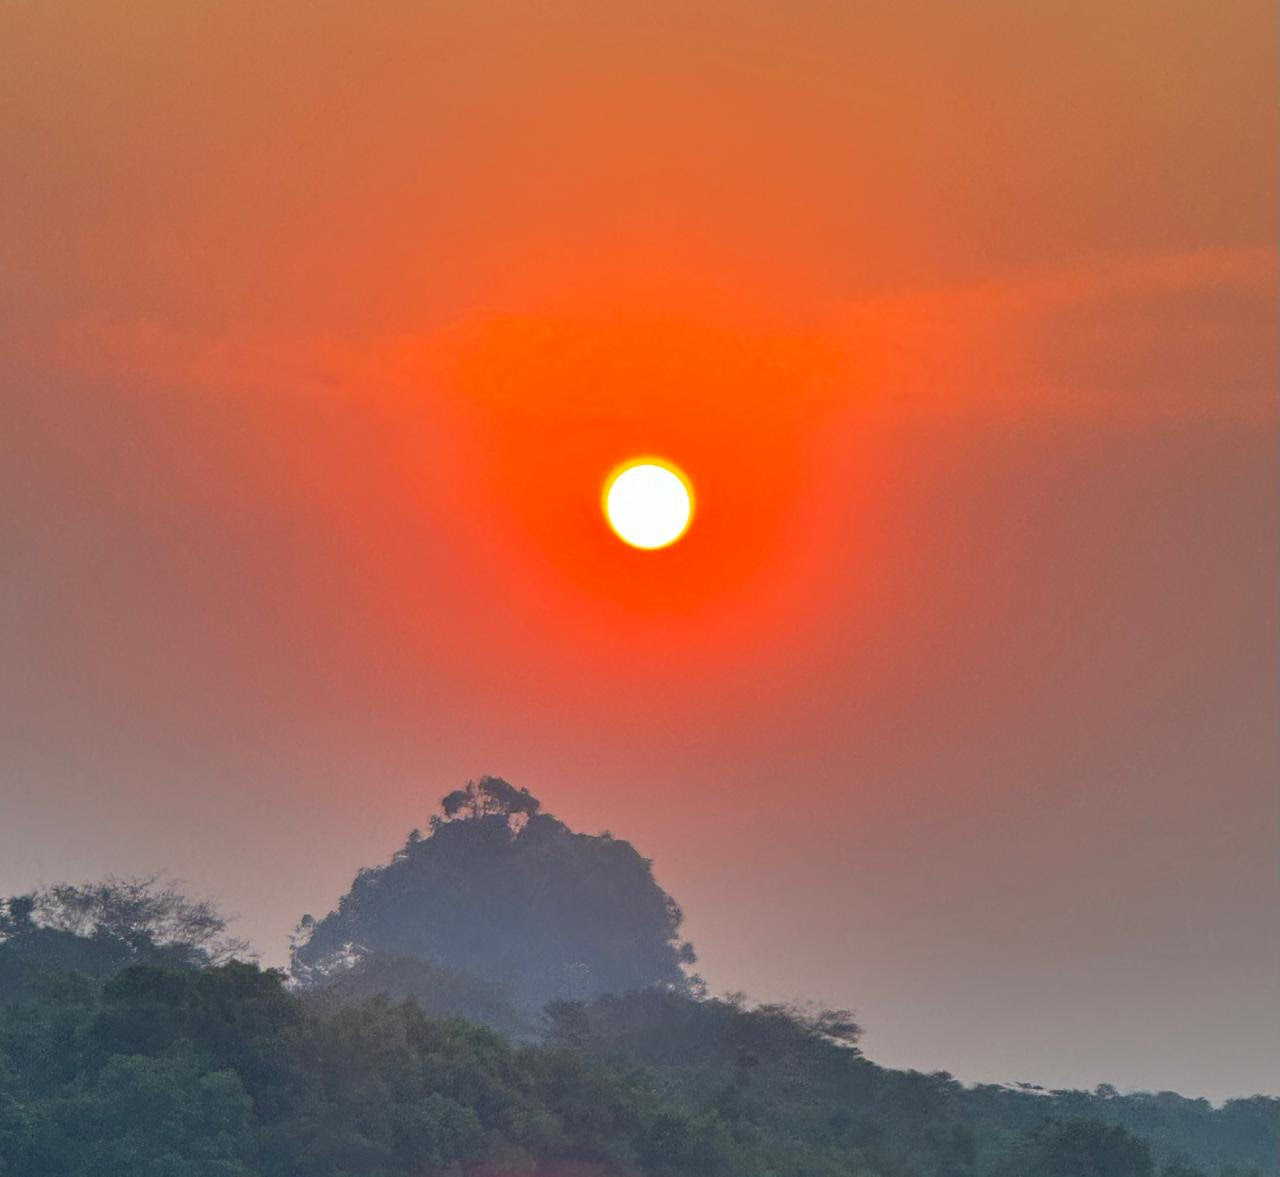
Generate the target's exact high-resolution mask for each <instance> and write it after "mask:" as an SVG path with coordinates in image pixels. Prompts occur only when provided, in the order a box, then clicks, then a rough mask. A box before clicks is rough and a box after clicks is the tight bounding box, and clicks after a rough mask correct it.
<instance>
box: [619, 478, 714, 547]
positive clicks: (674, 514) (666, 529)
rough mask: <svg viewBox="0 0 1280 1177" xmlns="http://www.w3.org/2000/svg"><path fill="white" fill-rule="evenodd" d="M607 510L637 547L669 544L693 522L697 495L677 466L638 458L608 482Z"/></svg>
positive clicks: (620, 533) (631, 542)
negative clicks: (694, 503) (694, 495)
mask: <svg viewBox="0 0 1280 1177" xmlns="http://www.w3.org/2000/svg"><path fill="white" fill-rule="evenodd" d="M604 511H605V516H606V517H607V518H608V520H609V525H610V526H611V527H612V528H613V530H614V531H615V532H617V534H618V537H619V538H620V539H622V540H624V541H625V542H626V543H629V544H630V545H631V546H632V547H633V548H645V549H649V550H652V549H654V548H665V547H666V546H667V545H668V544H673V543H675V541H676V540H678V539H679V538H680V537H681V536H682V535H683V534H684V533H685V529H686V528H687V527H688V526H689V520H690V519H691V518H692V516H693V495H692V493H691V491H690V488H689V484H688V482H687V481H686V480H685V479H684V477H683V476H682V475H681V474H680V473H679V472H678V471H677V470H675V469H674V468H673V467H671V466H667V465H660V464H659V463H657V462H652V461H649V462H646V461H640V462H634V463H632V464H630V465H627V466H624V467H623V468H622V469H621V470H619V471H618V472H617V473H615V474H614V475H613V477H612V479H611V480H610V481H609V482H608V483H607V484H606V489H605V499H604Z"/></svg>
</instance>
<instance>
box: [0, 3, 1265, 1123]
mask: <svg viewBox="0 0 1280 1177" xmlns="http://www.w3.org/2000/svg"><path fill="white" fill-rule="evenodd" d="M1276 33H1277V28H1276V18H1275V14H1274V12H1273V5H1272V4H1270V3H1269V2H1268V3H1264V2H1262V0H1259V2H1258V3H1253V2H1252V0H1228V2H1226V3H1223V4H1216V5H1210V4H1205V3H1203V2H1201V0H1195V2H1192V0H1159V2H1155V0H1153V2H1150V3H1139V2H1135V3H1122V4H1117V3H1115V2H1114V0H1107V2H1106V3H1103V2H1101V0H1086V2H1083V3H1081V2H1080V0H1075V2H1073V3H1070V4H1068V3H1056V2H1042V3H1035V4H1027V3H1025V0H1017V2H1015V0H1008V2H1004V0H979V2H976V3H973V4H965V5H959V4H953V3H950V2H937V3H909V2H908V3H902V2H895V3H888V2H884V3H879V2H874V3H857V2H853V0H839V2H832V3H816V2H812V0H810V2H796V3H791V4H787V5H770V6H766V5H762V4H755V3H739V4H729V3H725V2H722V3H706V2H698V0H694V2H692V3H690V2H689V0H682V2H680V3H670V4H667V3H653V4H644V5H639V4H634V5H626V4H604V5H602V4H599V3H586V2H583V3H577V4H574V3H538V4H533V3H528V4H524V3H514V2H506V3H484V2H475V0H472V2H468V3H442V4H431V5H427V4H420V3H408V2H404V3H390V2H388V3H377V4H371V5H358V6H352V5H347V4H328V3H320V4H317V3H310V2H309V3H301V2H298V3H292V4H290V3H282V4H274V5H270V6H261V5H256V4H247V3H246V4H204V5H194V4H191V5H184V4H173V3H171V2H170V0H128V2H125V0H117V2H114V3H96V2H93V0H77V2H75V3H59V2H55V0H38V2H37V0H7V2H5V3H0V378H2V383H0V560H2V563H0V806H2V808H0V893H13V892H15V891H20V890H22V889H25V888H28V887H31V886H33V885H35V884H37V883H40V882H52V881H54V880H57V879H63V878H67V879H75V880H79V879H87V878H93V877H97V876H99V875H101V874H103V873H106V872H115V873H119V874H133V873H142V872H150V871H153V870H168V871H171V872H173V873H174V874H176V875H178V876H179V877H181V878H184V879H185V880H187V882H188V883H189V885H190V887H191V888H192V889H193V890H194V891H196V892H199V893H211V894H214V895H216V896H218V897H220V898H221V899H222V901H223V902H224V904H225V906H226V907H227V908H228V909H230V910H232V911H236V912H239V913H241V915H242V919H241V920H240V922H239V925H238V927H239V930H240V931H241V932H243V933H244V934H247V935H249V936H250V937H251V938H252V939H253V940H254V941H255V943H256V944H257V946H258V947H259V949H260V950H261V952H262V954H263V956H264V958H265V959H266V960H267V961H269V962H272V963H279V962H281V961H282V960H283V958H284V952H285V946H286V942H287V935H288V932H289V930H290V929H291V927H292V926H293V924H294V923H295V922H296V920H297V919H298V918H299V917H300V916H301V915H302V914H303V913H304V912H313V913H315V914H317V915H319V914H321V913H322V912H324V911H326V910H328V909H329V907H330V906H331V905H333V904H334V903H335V901H336V900H337V898H338V896H339V894H341V892H342V891H343V890H345V889H346V887H347V885H348V884H349V882H350V879H351V877H352V875H353V874H354V872H355V870H356V869H357V868H358V867H359V866H361V865H365V864H373V863H377V862H381V861H385V860H386V859H387V858H388V857H389V856H390V854H391V852H392V851H393V850H394V849H395V848H396V847H397V846H398V845H399V843H400V842H401V841H402V840H403V838H404V835H405V833H406V832H407V831H408V830H409V829H410V828H411V827H413V826H420V825H425V824H426V821H427V818H428V817H429V815H430V813H431V812H432V809H433V807H434V805H435V802H436V800H437V799H438V798H439V797H440V796H441V795H442V794H443V793H444V792H446V791H448V790H450V789H453V788H455V787H457V786H458V785H460V784H461V783H462V782H463V781H464V780H465V779H466V778H467V777H470V776H476V775H479V774H481V773H485V772H492V773H498V774H501V775H504V776H506V777H507V778H508V779H510V780H511V781H513V782H514V783H515V784H517V785H522V786H527V787H529V788H530V789H531V790H532V791H533V792H534V793H536V794H537V795H539V796H540V797H542V798H543V801H544V803H545V804H546V806H547V807H548V808H549V809H550V810H551V811H553V812H554V813H556V814H557V815H558V816H560V817H562V818H563V819H565V820H567V821H568V822H569V823H570V824H572V825H573V826H575V827H577V828H581V829H584V830H587V831H597V830H601V829H605V828H608V829H611V830H613V831H614V832H615V833H616V834H618V835H619V836H624V837H627V838H630V839H631V840H632V841H633V842H634V843H635V844H636V845H637V846H638V847H639V848H640V850H641V851H642V852H643V853H644V854H646V855H649V856H652V857H653V859H654V862H655V870H656V873H657V877H658V880H659V882H660V883H662V884H663V885H664V886H665V887H666V888H667V889H668V890H670V891H671V892H672V893H673V894H674V895H675V896H676V897H677V898H678V899H679V901H680V902H681V903H682V904H683V906H684V908H685V910H686V913H687V931H688V933H689V935H690V936H691V937H692V939H693V940H694V942H695V944H696V945H697V947H698V950H699V953H700V957H701V961H700V966H699V967H700V969H701V971H702V972H703V974H704V975H705V976H706V978H707V979H708V981H709V982H710V984H711V986H712V987H713V989H715V990H717V991H722V990H727V989H741V990H746V991H747V992H748V993H749V994H751V995H752V996H755V997H758V998H762V999H764V998H789V997H811V998H814V999H817V1000H820V1001H824V1002H828V1003H834V1004H839V1005H850V1006H852V1007H854V1008H855V1009H856V1011H857V1013H858V1015H859V1018H860V1020H861V1021H862V1022H863V1023H864V1024H865V1026H866V1028H867V1035H866V1040H865V1045H866V1048H867V1052H868V1054H870V1055H871V1057H873V1058H875V1059H877V1060H878V1061H881V1062H884V1063H887V1064H890V1065H897V1066H913V1067H919V1068H923V1069H936V1068H945V1069H948V1070H951V1071H952V1072H954V1073H955V1074H957V1075H958V1076H959V1077H961V1078H964V1079H971V1080H1028V1081H1036V1082H1042V1083H1045V1084H1048V1085H1054V1086H1059V1085H1086V1086H1092V1085H1094V1084H1096V1083H1098V1082H1101V1081H1109V1082H1113V1083H1115V1084H1117V1085H1118V1086H1121V1087H1122V1088H1127V1087H1147V1088H1155V1089H1158V1088H1174V1089H1178V1090H1181V1091H1184V1092H1186V1093H1189V1094H1206V1095H1209V1096H1211V1097H1213V1098H1220V1097H1223V1096H1226V1095H1230V1094H1241V1093H1248V1092H1253V1091H1257V1090H1265V1091H1270V1092H1276V1091H1280V1070H1278V1069H1277V1062H1276V1060H1277V1059H1280V1032H1278V1031H1277V1029H1276V1027H1277V1026H1280V1019H1276V1018H1275V1013H1276V1010H1275V992H1276V985H1277V982H1278V981H1280V937H1278V935H1277V927H1276V921H1275V914H1274V913H1275V910H1276V900H1277V898H1278V897H1280V896H1278V894H1277V890H1278V888H1277V867H1276V845H1277V832H1278V831H1277V816H1276V815H1277V807H1276V799H1275V789H1274V784H1275V780H1276V778H1277V769H1280V744H1278V739H1277V732H1276V726H1275V719H1276V714H1277V703H1278V702H1280V698H1278V691H1277V676H1276V665H1277V663H1276V656H1277V652H1278V647H1280V642H1278V640H1277V639H1278V636H1280V635H1278V633H1277V576H1276V558H1275V557H1276V542H1275V541H1276V524H1277V510H1276V501H1277V500H1276V495H1275V491H1276V473H1277V462H1276V446H1275V441H1276V412H1275V398H1274V394H1275V377H1276V371H1277V336H1276V310H1277V301H1276V274H1277V251H1276V247H1277V240H1276V224H1275V207H1276V199H1277V185H1276V172H1277V166H1276V165H1277V156H1276V147H1275V144H1276V141H1277V119H1276V113H1275V111H1276V101H1275V100H1276V85H1275V81H1276V64H1277V63H1276V57H1275V54H1276V45H1277V37H1276ZM644 452H657V453H662V454H665V455H666V456H668V457H670V458H672V459H674V460H675V461H678V462H679V463H680V464H681V465H682V466H683V467H684V468H685V469H686V470H687V471H688V472H689V474H690V476H691V477H692V479H693V481H694V483H695V485H696V486H697V490H698V496H699V514H698V517H697V519H696V521H695V524H694V527H693V529H692V530H691V531H690V533H689V534H688V536H687V537H686V538H685V539H684V540H683V541H681V543H680V544H678V545H676V546H675V547H673V548H671V549H668V550H666V551H664V552H661V553H638V552H635V551H632V550H630V549H626V548H623V547H622V546H621V545H619V544H618V543H617V542H616V540H614V539H613V538H612V537H611V536H610V534H609V533H608V531H607V530H606V529H605V527H604V524H603V522H602V521H601V519H600V518H599V512H598V494H599V486H600V480H601V478H603V476H604V475H605V473H606V472H607V471H608V470H609V469H611V468H612V467H613V466H614V465H615V464H616V463H617V462H618V461H619V460H621V459H623V458H626V457H627V456H629V455H630V454H632V453H644Z"/></svg>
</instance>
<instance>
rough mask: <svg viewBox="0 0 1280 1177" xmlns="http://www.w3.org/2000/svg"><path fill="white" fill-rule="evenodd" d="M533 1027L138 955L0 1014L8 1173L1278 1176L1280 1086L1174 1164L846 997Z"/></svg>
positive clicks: (60, 981)
mask: <svg viewBox="0 0 1280 1177" xmlns="http://www.w3.org/2000/svg"><path fill="white" fill-rule="evenodd" d="M546 1030H547V1033H546V1040H545V1041H544V1042H543V1043H541V1044H538V1045H515V1044H513V1043H512V1042H511V1041H510V1040H509V1039H507V1038H506V1037H504V1036H502V1035H500V1034H499V1033H497V1032H496V1031H494V1030H492V1029H489V1028H487V1027H481V1026H478V1025H475V1024H472V1023H468V1022H465V1021H462V1020H460V1019H431V1018H428V1017H427V1016H426V1015H425V1014H424V1013H423V1012H422V1010H421V1009H420V1008H419V1007H418V1006H417V1004H416V1003H414V1002H402V1003H395V1002H392V1001H390V1000H388V999H386V998H371V999H367V1000H364V1001H359V1002H347V1001H340V1000H336V999H335V998H334V996H333V995H332V994H328V995H326V996H325V997H324V998H323V999H321V1000H316V999H315V998H312V997H307V996H302V995H299V994H296V993H291V992H290V991H289V990H288V989H287V988H286V986H285V983H284V978H283V976H282V975H281V974H279V973H274V972H264V971H261V970H260V969H258V968H257V967H256V966H254V965H246V964H240V963H231V964H226V965H221V966H217V967H207V968H204V969H198V970H196V969H172V968H161V967H157V966H154V965H131V966H129V967H127V968H125V969H124V970H122V971H121V972H119V973H118V974H117V975H116V976H114V977H113V978H111V979H110V980H107V981H105V982H104V981H94V980H90V979H89V978H86V977H84V976H82V975H77V974H67V975H63V976H61V977H54V976H52V975H46V977H45V978H44V979H43V981H42V982H41V983H40V984H39V985H38V986H37V991H36V992H35V994H34V995H33V996H32V998H31V999H30V1000H28V1001H27V1002H26V1003H25V1004H23V1005H14V1006H10V1007H9V1008H8V1010H6V1011H5V1012H4V1014H3V1015H0V1173H3V1174H4V1177H123V1175H128V1177H430V1175H432V1174H441V1175H444V1174H460V1173H470V1174H476V1175H479V1174H485V1175H489V1177H493V1175H497V1174H511V1175H513V1177H514V1175H525V1177H528V1175H530V1174H535V1173H537V1174H543V1175H544V1177H553V1175H554V1177H563V1175H564V1174H567V1173H570V1172H572V1173H575V1174H579V1175H586V1174H598V1175H601V1177H604V1175H611V1174H616V1175H624V1174H647V1175H653V1177H1206V1175H1214V1177H1216V1175H1217V1174H1220V1173H1221V1174H1233V1173H1234V1174H1243V1173H1244V1172H1246V1169H1245V1168H1244V1166H1243V1165H1242V1164H1241V1162H1240V1161H1239V1160H1228V1162H1227V1165H1226V1166H1222V1165H1219V1164H1218V1163H1217V1162H1216V1161H1215V1160H1214V1159H1213V1156H1212V1155H1211V1154H1213V1153H1214V1152H1215V1150H1219V1151H1222V1152H1223V1154H1224V1155H1225V1154H1226V1153H1227V1152H1233V1153H1237V1154H1241V1155H1242V1156H1243V1161H1244V1164H1251V1163H1252V1164H1257V1165H1258V1166H1259V1169H1258V1171H1264V1170H1263V1166H1268V1167H1267V1168H1266V1169H1265V1171H1266V1172H1267V1173H1273V1172H1274V1168H1271V1167H1270V1166H1271V1165H1272V1164H1273V1162H1272V1159H1271V1158H1273V1157H1274V1155H1275V1152H1274V1150H1275V1144H1276V1139H1275V1138H1276V1113H1277V1106H1276V1101H1274V1100H1253V1101H1242V1102H1243V1103H1244V1104H1246V1106H1245V1107H1243V1108H1233V1107H1232V1105H1230V1104H1229V1105H1227V1107H1226V1108H1223V1109H1220V1110H1217V1111H1213V1110H1210V1111H1209V1112H1208V1113H1207V1114H1206V1116H1205V1117H1204V1118H1203V1119H1202V1120H1201V1122H1200V1124H1199V1129H1200V1130H1201V1131H1202V1133H1203V1134H1202V1135H1201V1136H1200V1137H1199V1139H1198V1141H1197V1145H1198V1147H1197V1149H1196V1150H1195V1155H1194V1156H1193V1157H1191V1158H1189V1159H1183V1160H1178V1159H1176V1158H1174V1157H1173V1156H1172V1155H1166V1153H1167V1149H1166V1148H1165V1147H1164V1145H1163V1144H1161V1142H1160V1141H1159V1140H1157V1141H1155V1142H1154V1143H1152V1144H1149V1143H1148V1142H1147V1141H1145V1140H1143V1139H1141V1138H1139V1137H1137V1136H1135V1135H1134V1134H1132V1133H1131V1132H1129V1131H1127V1130H1126V1129H1125V1128H1124V1127H1122V1126H1120V1125H1119V1124H1118V1123H1117V1122H1116V1119H1115V1116H1114V1115H1112V1114H1111V1112H1114V1111H1116V1110H1117V1109H1118V1106H1119V1105H1121V1104H1124V1103H1125V1102H1126V1099H1125V1097H1120V1096H1098V1097H1082V1098H1084V1099H1086V1100H1091V1099H1092V1100H1094V1102H1093V1103H1090V1104H1088V1106H1087V1107H1085V1106H1084V1105H1082V1106H1081V1108H1068V1107H1067V1106H1066V1105H1065V1104H1061V1103H1060V1102H1059V1099H1058V1097H1054V1096H1047V1097H1039V1096H1036V1095H1033V1094H1029V1093H1025V1092H1010V1091H1003V1090H1002V1091H999V1092H995V1091H993V1090H989V1089H982V1088H979V1089H977V1090H967V1089H965V1088H962V1087H961V1086H960V1085H959V1084H957V1083H955V1082H954V1081H953V1080H951V1079H949V1078H948V1077H946V1076H939V1075H934V1076H927V1075H918V1074H913V1073H902V1072H893V1071H887V1070H884V1069H882V1068H880V1067H877V1066H875V1065H874V1064H872V1063H870V1062H868V1061H867V1060H865V1059H864V1058H862V1057H861V1056H860V1054H859V1053H858V1051H857V1049H856V1046H855V1045H854V1041H855V1039H856V1035H857V1027H856V1026H854V1025H853V1023H852V1022H851V1021H850V1020H849V1019H848V1018H847V1017H846V1016H844V1015H843V1014H841V1013H839V1012H834V1013H832V1012H826V1011H822V1012H817V1013H805V1012H802V1011H795V1010H788V1009H783V1008H781V1007H776V1006H771V1007H763V1008H757V1009H748V1008H745V1007H743V1006H741V1005H739V1004H737V1003H734V1002H730V1001H706V1000H693V999H689V998H684V997H678V996H676V995H673V994H670V993H661V992H650V993H644V994H636V995H632V996H630V997H626V998H607V999H602V1000H600V1001H598V1002H595V1003H592V1004H591V1005H589V1006H586V1005H582V1004H579V1003H561V1004H559V1005H556V1006H554V1007H552V1008H551V1009H550V1010H549V1011H548V1015H547V1023H546ZM1187 1102H1191V1101H1187ZM1108 1109H1110V1112H1109V1111H1108ZM1079 1110H1085V1111H1088V1112H1089V1113H1090V1114H1088V1115H1083V1116H1082V1115H1076V1114H1075V1112H1076V1111H1079ZM1165 1117H1166V1119H1165V1123H1166V1126H1167V1125H1168V1124H1169V1123H1172V1122H1173V1121H1174V1120H1176V1113H1175V1111H1174V1110H1173V1109H1172V1108H1166V1109H1165ZM1157 1126H1158V1125H1157ZM1255 1139H1256V1141H1257V1142H1258V1147H1260V1148H1261V1150H1262V1151H1261V1152H1258V1151H1255V1145H1254V1143H1253V1142H1254V1141H1255ZM1232 1165H1235V1166H1236V1167H1234V1168H1233V1167H1231V1166H1232Z"/></svg>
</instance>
